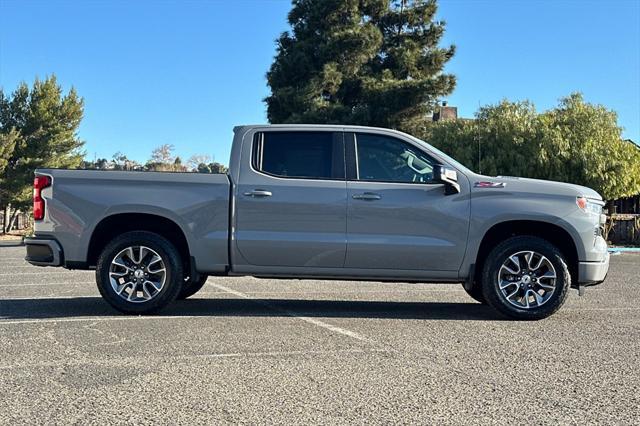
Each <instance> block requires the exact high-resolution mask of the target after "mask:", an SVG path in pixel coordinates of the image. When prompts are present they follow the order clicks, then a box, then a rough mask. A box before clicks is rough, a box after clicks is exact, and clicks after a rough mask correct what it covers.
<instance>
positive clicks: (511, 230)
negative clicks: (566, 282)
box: [473, 220, 578, 283]
mask: <svg viewBox="0 0 640 426" xmlns="http://www.w3.org/2000/svg"><path fill="white" fill-rule="evenodd" d="M525 235H528V236H533V237H538V238H542V239H544V240H546V241H548V242H550V243H551V244H553V245H554V246H556V247H557V248H558V250H560V252H562V254H563V255H564V256H565V258H566V260H567V266H568V267H569V272H570V273H571V278H572V282H577V278H578V248H577V246H576V244H575V241H574V239H573V237H572V235H571V233H570V232H569V231H567V230H566V229H565V228H563V227H562V226H560V225H557V224H554V223H550V222H544V221H539V220H508V221H504V222H499V223H496V224H494V225H493V226H491V227H490V228H489V229H488V230H487V231H486V232H485V234H484V236H483V238H482V240H481V242H480V245H479V246H478V251H477V254H476V261H475V268H474V274H473V275H474V281H475V282H476V283H477V282H479V279H480V275H481V274H482V268H483V265H484V262H485V261H486V259H487V256H488V255H489V253H490V252H491V250H492V249H493V248H494V247H495V246H496V245H497V244H499V243H500V242H502V241H504V240H506V239H507V238H510V237H515V236H525Z"/></svg>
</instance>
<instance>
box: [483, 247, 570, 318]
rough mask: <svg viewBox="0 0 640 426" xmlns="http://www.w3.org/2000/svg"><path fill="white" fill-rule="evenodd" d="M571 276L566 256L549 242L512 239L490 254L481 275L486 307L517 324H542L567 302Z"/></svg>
mask: <svg viewBox="0 0 640 426" xmlns="http://www.w3.org/2000/svg"><path fill="white" fill-rule="evenodd" d="M570 285H571V275H570V274H569V268H568V267H567V263H566V261H565V259H564V255H563V254H562V253H561V252H560V250H558V249H557V248H556V247H555V246H553V245H552V244H551V243H549V242H548V241H546V240H543V239H542V238H538V237H532V236H519V237H512V238H509V239H507V240H505V241H503V242H502V243H500V244H498V245H497V246H496V247H495V248H494V249H493V250H492V251H491V253H490V254H489V256H488V257H487V260H486V262H485V264H484V268H483V272H482V293H483V295H484V297H485V299H486V300H487V303H488V304H489V305H490V306H491V307H493V308H494V309H496V310H497V311H498V312H500V313H502V314H503V315H505V316H507V317H509V318H513V319H517V320H539V319H542V318H546V317H548V316H550V315H552V314H553V313H554V312H556V311H557V310H558V309H560V307H561V306H562V304H563V303H564V302H565V300H566V298H567V294H568V291H569V287H570Z"/></svg>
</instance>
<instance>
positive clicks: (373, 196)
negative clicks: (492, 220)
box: [345, 133, 470, 271]
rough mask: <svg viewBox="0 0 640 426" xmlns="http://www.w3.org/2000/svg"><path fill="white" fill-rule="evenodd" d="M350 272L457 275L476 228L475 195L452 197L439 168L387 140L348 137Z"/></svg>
mask: <svg viewBox="0 0 640 426" xmlns="http://www.w3.org/2000/svg"><path fill="white" fill-rule="evenodd" d="M345 140H346V147H347V164H348V175H349V176H348V179H349V180H348V182H347V203H348V209H347V241H348V242H347V257H346V261H345V267H346V268H366V269H368V270H371V269H394V270H414V271H457V270H458V269H459V268H460V265H461V263H462V259H463V257H464V253H465V249H466V243H467V233H468V229H469V209H470V205H469V194H468V191H469V188H468V185H466V184H463V185H462V192H461V193H460V194H455V195H445V192H444V185H443V184H442V183H436V182H433V181H432V177H433V174H432V173H433V165H434V164H435V163H436V162H437V161H436V160H435V159H434V158H433V157H432V156H431V155H429V154H428V153H427V152H425V151H424V150H423V149H422V148H421V147H419V146H417V145H415V144H412V143H410V142H409V141H405V140H401V139H399V138H396V137H392V136H389V135H384V134H375V133H357V134H353V133H349V134H347V135H346V137H345Z"/></svg>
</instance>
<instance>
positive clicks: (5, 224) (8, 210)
mask: <svg viewBox="0 0 640 426" xmlns="http://www.w3.org/2000/svg"><path fill="white" fill-rule="evenodd" d="M10 213H11V204H7V205H6V206H5V207H4V218H3V221H2V233H3V234H6V233H7V232H8V231H9V214H10Z"/></svg>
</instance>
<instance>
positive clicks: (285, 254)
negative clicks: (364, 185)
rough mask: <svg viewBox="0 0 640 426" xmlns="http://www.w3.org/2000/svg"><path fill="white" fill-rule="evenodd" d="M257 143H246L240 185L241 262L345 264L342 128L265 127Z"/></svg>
mask: <svg viewBox="0 0 640 426" xmlns="http://www.w3.org/2000/svg"><path fill="white" fill-rule="evenodd" d="M245 143H246V142H245ZM250 144H251V145H250V146H247V147H245V146H243V151H242V160H241V163H242V165H241V173H240V175H239V181H238V185H237V188H236V198H235V200H236V206H235V217H236V229H235V232H234V235H235V243H236V245H237V249H238V252H239V253H240V255H241V257H242V259H236V262H235V263H236V265H240V270H241V269H242V264H243V263H244V264H245V265H254V266H266V267H318V268H341V267H342V266H343V265H344V258H345V252H346V204H347V201H346V181H345V163H344V141H343V133H342V132H332V131H277V130H265V131H261V132H257V133H255V134H254V135H253V137H252V138H251V141H250ZM249 157H250V161H249Z"/></svg>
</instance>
